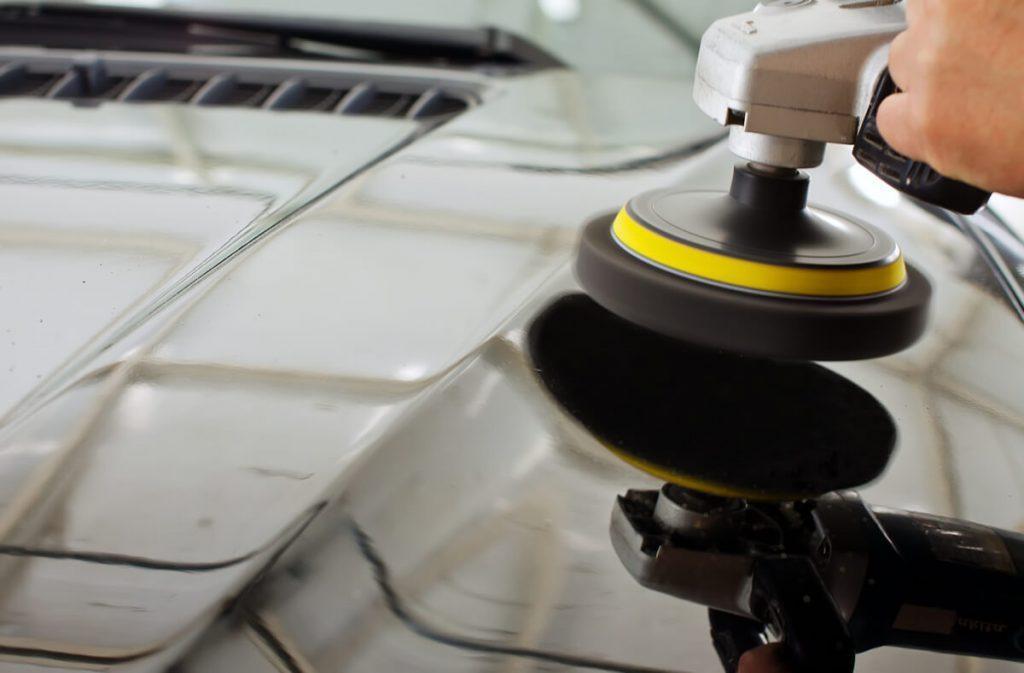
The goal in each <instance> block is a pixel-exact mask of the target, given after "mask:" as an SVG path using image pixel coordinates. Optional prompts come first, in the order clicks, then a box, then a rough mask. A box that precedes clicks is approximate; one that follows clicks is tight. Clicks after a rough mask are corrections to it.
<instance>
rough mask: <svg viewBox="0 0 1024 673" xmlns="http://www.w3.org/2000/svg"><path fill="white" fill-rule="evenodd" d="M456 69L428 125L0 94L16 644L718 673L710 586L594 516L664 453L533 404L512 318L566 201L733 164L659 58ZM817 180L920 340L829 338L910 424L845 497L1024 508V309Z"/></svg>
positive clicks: (585, 210)
mask: <svg viewBox="0 0 1024 673" xmlns="http://www.w3.org/2000/svg"><path fill="white" fill-rule="evenodd" d="M481 83H482V84H483V85H484V87H485V92H484V94H483V103H482V104H481V105H480V106H478V107H477V108H475V109H473V110H471V111H470V112H468V113H465V114H463V115H462V116H460V117H458V118H456V119H454V120H453V121H451V122H449V123H448V124H446V125H445V126H443V127H441V128H439V129H437V130H434V131H432V132H430V133H429V134H426V135H422V137H420V133H421V131H422V129H418V128H417V127H416V125H415V124H413V123H412V122H407V121H404V120H388V119H361V118H352V117H330V116H323V115H313V114H306V113H272V112H262V111H252V110H235V109H227V108H225V109H197V108H186V107H178V106H170V105H142V106H132V105H118V104H104V105H102V106H100V107H99V108H76V107H72V106H71V105H69V104H67V103H62V102H53V101H29V100H5V101H3V102H0V119H3V120H4V123H3V124H0V173H2V180H0V190H4V191H5V192H6V194H5V196H6V198H5V199H4V203H5V206H6V207H5V209H4V216H3V218H2V219H0V241H2V243H0V306H2V307H3V312H4V315H5V316H6V317H7V318H8V319H7V320H5V321H4V324H3V328H4V329H8V330H10V331H9V332H8V333H6V334H4V335H3V336H4V337H5V340H4V342H3V344H2V346H0V358H2V360H0V364H2V365H3V366H2V369H0V372H3V371H5V370H6V371H7V375H6V377H5V378H4V379H3V381H4V384H3V386H2V387H0V403H2V405H3V413H4V414H5V415H4V417H3V425H2V427H0V503H2V506H3V509H2V510H0V526H2V530H3V534H4V541H3V546H2V547H0V554H2V565H0V570H2V575H0V577H2V579H3V582H4V591H3V592H2V593H0V654H2V655H3V657H4V659H3V667H4V670H12V671H39V670H62V669H63V668H68V667H71V668H74V667H82V666H87V667H94V668H99V669H101V670H117V671H122V670H123V671H144V670H162V669H163V668H165V667H166V666H167V665H169V664H170V663H172V662H174V661H179V667H180V668H179V669H178V670H182V671H187V672H190V673H192V672H199V671H260V670H267V671H270V670H287V671H342V670H344V671H364V670H365V671H380V670H402V671H440V670H444V671H478V670H492V669H496V670H510V671H516V670H531V669H538V668H542V667H543V666H546V667H548V668H550V669H552V670H577V669H579V670H584V669H583V668H580V667H579V664H581V663H585V662H579V661H577V662H576V664H578V665H577V666H576V667H575V668H574V667H573V666H569V665H561V664H551V663H548V664H543V661H544V657H546V656H550V655H552V653H555V654H565V653H569V654H572V655H574V656H577V657H580V658H583V659H588V660H592V662H598V663H601V662H603V663H604V664H608V663H609V662H620V663H625V664H629V665H631V666H634V667H650V668H654V669H665V670H678V669H680V668H685V669H688V670H700V671H712V670H718V663H717V661H716V660H715V658H714V654H713V652H712V650H711V647H710V643H709V640H708V638H707V629H706V623H705V619H706V617H705V614H704V612H703V610H702V609H700V608H699V607H697V606H694V605H690V604H686V603H683V602H680V601H677V600H673V599H671V598H668V597H666V596H661V595H657V594H654V593H653V592H649V591H646V590H643V589H641V588H640V587H639V586H637V585H636V584H635V583H634V582H633V580H632V579H631V578H630V577H629V575H628V574H627V573H626V572H625V570H624V569H623V568H622V567H621V565H620V564H619V562H618V560H617V558H616V557H615V555H614V553H613V551H612V549H611V546H610V543H609V541H608V535H607V522H608V515H609V511H610V509H611V505H612V502H613V499H614V497H615V495H616V494H617V493H620V492H622V491H623V490H625V489H626V488H631V487H651V486H653V485H654V484H655V482H654V481H653V480H652V479H650V478H648V477H646V476H644V475H642V474H640V473H638V472H636V471H635V470H633V469H632V468H630V467H628V466H626V465H624V464H622V463H620V462H618V461H617V459H615V458H614V457H613V456H611V455H610V454H608V453H607V452H606V451H605V450H604V449H602V447H601V446H600V445H599V444H598V443H597V442H596V441H595V440H593V439H592V438H591V437H589V436H587V435H586V434H585V433H584V432H583V431H582V430H581V429H580V428H579V427H578V426H577V425H576V424H575V422H574V421H572V420H571V419H570V418H568V417H567V416H566V415H565V414H564V413H563V412H562V411H561V410H560V409H558V408H557V406H556V405H555V404H554V403H553V402H552V401H551V400H550V399H549V398H548V397H547V396H546V394H545V392H544V390H543V388H542V387H541V386H540V385H539V384H538V382H537V381H536V379H535V378H534V376H533V373H532V370H531V366H530V363H529V359H528V354H526V353H525V352H524V350H523V344H524V338H523V335H524V330H525V329H526V327H527V326H528V324H529V322H530V320H531V317H532V316H534V315H536V314H537V312H538V311H540V310H541V309H542V308H543V307H544V306H546V305H547V304H548V303H549V302H550V301H551V300H552V299H553V298H554V297H556V296H559V295H560V294H562V293H565V292H570V291H577V289H578V288H577V287H576V286H575V283H574V281H573V279H572V275H571V270H570V267H569V262H570V259H571V254H572V248H573V243H574V240H575V236H576V232H577V229H578V227H579V226H580V225H581V224H582V223H583V222H584V221H585V220H586V219H587V218H588V217H590V216H592V215H593V214H595V213H599V212H603V211H609V210H612V209H615V208H617V207H619V206H620V205H621V204H622V203H623V202H624V201H625V200H626V199H627V198H628V197H629V196H631V195H632V194H635V193H636V192H638V191H641V190H645V189H650V188H655V187H662V186H666V185H686V186H691V187H693V188H722V187H723V186H724V185H725V184H727V180H728V176H729V174H730V172H731V167H732V162H733V159H732V158H731V156H730V155H729V154H728V152H727V150H726V149H725V147H724V146H723V145H721V144H714V143H713V140H714V138H715V137H716V136H717V135H718V134H719V129H718V128H717V127H715V126H714V125H713V124H711V123H710V122H709V121H707V120H705V119H704V118H703V116H702V115H701V114H700V113H699V111H697V110H696V108H695V106H694V105H693V104H692V102H691V100H690V95H689V84H688V83H687V82H684V81H679V80H678V79H657V78H654V77H652V78H643V77H615V76H596V75H583V74H579V73H573V72H567V71H550V72H544V73H538V74H534V75H529V76H522V77H514V78H501V77H494V78H481ZM641 101H642V104H641V103H640V102H641ZM811 190H812V200H813V201H817V202H820V203H823V204H828V206H829V207H830V208H833V209H836V210H840V211H843V212H846V213H849V214H851V215H854V216H856V217H860V218H863V219H870V220H871V221H872V222H874V223H876V224H878V225H879V226H882V227H885V228H886V230H887V231H889V232H890V233H891V234H892V235H893V236H894V237H896V238H897V240H898V241H899V243H900V244H901V246H903V249H904V251H905V253H906V254H907V256H908V258H909V259H911V260H913V261H914V262H915V263H916V264H917V265H918V266H920V267H921V268H923V270H924V271H925V272H926V273H927V274H928V276H929V278H930V279H931V280H932V282H933V284H934V286H935V290H936V301H935V311H934V318H933V321H932V324H931V326H930V328H929V330H928V333H927V335H926V337H925V338H924V339H923V340H922V341H921V342H920V343H919V344H918V345H916V346H915V347H913V348H912V349H910V350H908V351H906V352H904V353H902V354H899V355H896V356H893V357H890V358H885V359H881V360H877V361H872V362H861V363H847V364H842V365H838V366H836V367H835V369H836V370H837V371H840V372H842V373H843V374H845V375H847V376H849V377H850V378H851V379H853V380H854V381H856V382H857V383H858V384H860V385H861V386H863V387H865V388H866V389H868V390H869V391H871V392H872V393H873V394H874V395H876V396H877V397H878V398H879V399H880V400H881V401H882V402H883V403H884V404H885V405H886V406H887V408H888V409H889V410H890V411H891V413H892V414H893V415H894V417H895V418H896V420H897V422H898V424H899V427H900V433H901V435H900V443H899V447H898V452H897V455H896V458H895V460H894V462H893V464H892V466H891V467H890V469H889V470H888V472H887V474H886V475H885V476H884V477H883V478H882V479H881V480H879V481H878V482H877V483H876V484H874V485H872V486H870V487H868V488H866V489H864V491H863V492H864V496H865V498H866V499H868V500H870V501H872V502H873V503H876V504H884V505H891V506H897V507H907V508H914V509H919V510H923V511H928V512H934V513H938V514H952V515H956V516H962V517H966V518H971V519H975V520H978V521H981V522H984V523H989V524H994V525H999V526H1003V527H1007V528H1019V527H1021V525H1022V523H1024V521H1022V520H1021V512H1022V511H1024V509H1022V507H1021V504H1022V503H1021V500H1022V497H1024V496H1022V495H1021V493H1022V487H1024V454H1022V453H1021V452H1020V449H1019V447H1020V442H1021V440H1022V438H1024V395H1022V394H1021V393H1022V386H1024V383H1022V382H1024V376H1022V375H1021V374H1022V372H1021V371H1019V370H1020V369H1021V367H1024V365H1022V364H1021V363H1024V352H1022V351H1024V339H1022V337H1024V335H1022V334H1021V332H1020V329H1021V326H1020V322H1019V319H1018V317H1017V315H1016V314H1015V313H1014V311H1013V310H1012V309H1011V307H1010V305H1009V304H1008V303H1007V302H1006V301H1005V299H1004V298H1003V296H1002V295H1001V294H1000V293H999V291H998V288H997V287H996V284H995V282H994V280H993V276H992V275H991V272H990V271H989V269H988V267H987V266H986V265H985V264H984V263H983V261H982V259H981V258H980V257H979V255H978V253H977V252H976V249H975V248H974V246H973V245H972V244H971V243H970V241H969V240H968V239H967V238H966V237H965V236H964V235H963V234H962V233H961V232H960V231H958V230H957V229H955V228H954V227H952V226H950V225H949V224H946V223H943V222H941V221H940V220H939V219H937V218H935V217H934V216H932V215H930V214H928V213H925V212H924V211H922V210H920V209H918V208H917V207H916V206H914V205H913V204H911V203H909V202H907V201H905V200H904V199H902V198H900V197H899V196H898V195H896V194H895V193H893V192H890V191H887V189H886V188H885V187H883V186H882V185H881V184H880V183H878V182H877V181H875V180H873V178H871V176H869V175H867V174H865V173H863V172H862V171H861V169H859V168H857V167H855V166H854V165H853V163H852V160H851V159H850V157H849V151H848V149H845V148H835V149H834V150H832V151H830V153H829V155H828V157H827V161H826V163H825V165H824V166H822V167H821V168H819V169H816V170H815V171H814V172H813V178H812V187H811ZM695 318H696V319H699V316H698V317H695ZM8 337H9V338H8ZM683 383H685V382H681V384H683ZM358 531H361V532H362V533H363V534H365V535H366V536H368V537H369V538H370V539H372V550H375V551H376V552H377V553H379V555H380V558H381V559H382V561H383V562H384V563H386V564H387V567H388V569H389V571H390V578H389V579H390V581H392V582H393V583H394V588H395V590H396V591H397V592H398V596H399V597H400V599H401V601H402V605H404V606H406V607H408V608H409V610H410V611H411V613H412V614H411V615H405V614H401V613H399V615H398V616H400V617H403V619H399V618H398V617H396V613H395V607H396V606H395V604H393V603H392V604H390V605H389V604H388V603H387V601H385V600H384V598H385V595H384V594H382V593H381V585H380V584H379V582H378V580H380V579H381V577H380V576H378V577H376V578H375V577H374V574H373V570H374V566H373V565H372V564H371V563H370V561H372V560H373V557H372V556H368V555H367V550H368V548H367V546H365V544H364V546H363V547H360V544H359V542H360V540H361V539H362V540H363V542H364V543H366V539H365V538H360V537H359V532H358ZM377 570H378V572H379V570H380V568H379V567H378V568H377ZM424 625H425V626H424ZM417 629H419V630H418V631H417ZM437 631H441V632H444V633H446V634H449V635H452V634H454V635H455V636H457V637H456V638H454V639H449V640H448V641H445V639H444V638H437V637H436V636H437V633H436V632H437ZM467 641H470V642H469V644H467ZM480 641H482V642H483V643H490V644H492V645H493V644H494V643H502V644H504V645H507V646H514V647H518V648H525V649H529V650H531V651H542V652H544V653H547V654H541V655H538V656H539V657H540V658H539V659H538V658H536V657H534V658H531V657H528V656H527V657H524V656H509V655H508V654H502V653H501V652H498V651H495V650H494V648H492V649H491V650H490V651H488V650H487V648H486V647H483V648H479V647H478V648H476V649H474V648H473V646H472V642H477V643H478V644H479V642H480ZM520 654H522V652H520ZM861 662H862V663H860V664H859V669H858V670H863V671H896V670H901V669H903V668H906V667H908V666H911V667H915V666H916V667H927V670H934V671H954V670H960V668H959V667H960V666H964V665H968V664H962V663H958V661H957V660H956V659H954V658H952V657H944V656H938V655H930V654H924V653H914V652H907V651H897V650H883V651H879V652H875V653H870V654H868V655H865V656H864V657H863V658H862V659H861ZM969 665H970V666H971V667H972V668H971V670H978V671H999V670H1011V668H1012V667H1010V666H1009V665H1006V664H1000V663H995V662H970V664H969Z"/></svg>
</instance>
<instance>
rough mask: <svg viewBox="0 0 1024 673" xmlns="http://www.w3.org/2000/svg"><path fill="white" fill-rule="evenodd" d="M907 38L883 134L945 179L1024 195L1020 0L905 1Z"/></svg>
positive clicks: (893, 55)
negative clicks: (898, 92)
mask: <svg viewBox="0 0 1024 673" xmlns="http://www.w3.org/2000/svg"><path fill="white" fill-rule="evenodd" d="M905 1H906V7H907V24H908V29H907V31H906V32H904V33H902V34H900V35H899V36H897V38H896V39H895V40H894V41H893V43H892V47H891V50H890V54H889V71H890V73H891V74H892V78H893V80H894V81H895V82H896V84H897V86H899V87H900V88H901V89H902V90H903V91H904V93H900V94H895V95H892V96H889V97H888V98H886V99H885V100H884V101H883V102H882V105H881V107H880V108H879V110H878V128H879V131H881V133H882V136H883V137H884V138H885V139H886V141H887V142H888V143H889V144H890V145H892V147H893V148H894V149H895V150H896V151H898V152H900V153H901V154H904V155H906V156H908V157H910V158H912V159H916V160H919V161H924V162H926V163H928V164H930V165H931V166H932V168H934V169H935V170H937V171H938V172H939V173H942V174H943V175H945V176H946V177H950V178H955V179H958V180H961V181H963V182H967V183H969V184H972V185H975V186H976V187H980V188H982V189H985V190H988V191H993V192H1000V193H1003V194H1009V195H1012V196H1021V197H1024V11H1022V8H1021V3H1020V0H905Z"/></svg>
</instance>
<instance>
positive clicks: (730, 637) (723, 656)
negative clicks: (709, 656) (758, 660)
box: [708, 608, 767, 673]
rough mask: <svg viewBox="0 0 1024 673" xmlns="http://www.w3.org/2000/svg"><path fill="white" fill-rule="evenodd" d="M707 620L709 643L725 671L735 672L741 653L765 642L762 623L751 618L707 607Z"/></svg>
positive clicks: (728, 672)
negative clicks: (709, 629) (709, 626)
mask: <svg viewBox="0 0 1024 673" xmlns="http://www.w3.org/2000/svg"><path fill="white" fill-rule="evenodd" d="M708 622H709V623H710V624H711V643H712V644H713V645H714V646H715V652H716V653H718V660H719V661H721V662H722V668H723V669H725V673H737V670H738V669H739V666H740V657H742V656H743V653H744V652H746V651H747V650H752V649H754V648H755V647H759V646H761V645H764V644H765V643H766V642H767V640H766V638H765V626H764V624H762V623H761V622H757V621H754V620H753V619H747V618H746V617H740V616H739V615H734V614H731V613H728V612H722V611H721V610H716V609H714V608H709V609H708Z"/></svg>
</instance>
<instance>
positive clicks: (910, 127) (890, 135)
mask: <svg viewBox="0 0 1024 673" xmlns="http://www.w3.org/2000/svg"><path fill="white" fill-rule="evenodd" d="M877 121H878V131H879V132H880V133H881V134H882V137H883V138H885V141H886V142H887V143H889V145H891V146H892V148H893V149H894V150H896V151H897V152H899V153H900V154H903V155H905V156H908V157H910V158H911V159H917V160H919V161H923V160H924V158H923V153H924V148H923V143H922V141H921V134H920V133H918V130H917V125H916V124H915V123H914V118H913V116H912V115H911V100H910V94H907V93H898V94H893V95H892V96H889V97H888V98H886V99H885V100H883V101H882V104H881V105H880V106H879V107H878V120H877Z"/></svg>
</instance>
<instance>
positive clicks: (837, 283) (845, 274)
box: [612, 208, 907, 297]
mask: <svg viewBox="0 0 1024 673" xmlns="http://www.w3.org/2000/svg"><path fill="white" fill-rule="evenodd" d="M612 231H613V232H614V234H615V237H616V238H617V239H618V240H619V241H620V242H621V243H622V244H623V245H624V246H626V247H627V248H629V249H630V250H632V251H633V252H635V253H636V254H638V255H640V256H641V257H645V258H646V259H649V260H651V261H652V262H655V263H657V264H660V265H661V266H664V267H667V268H669V269H674V270H676V271H680V272H682V273H686V274H689V275H691V276H697V277H698V278H705V279H707V280H711V281H714V282H717V283H724V284H726V285H735V286H738V287H743V288H748V289H752V290H761V291H764V292H778V293H781V294H796V295H804V296H813V297H859V296H864V295H872V294H880V293H882V292H888V291H889V290H894V289H896V288H897V287H899V286H900V285H902V284H903V282H904V281H905V280H906V278H907V269H906V266H905V265H904V264H903V256H902V255H899V256H898V257H897V258H896V260H895V261H893V262H891V263H889V264H886V265H885V266H879V267H872V268H866V269H808V268H806V267H789V266H776V265H774V264H765V263H763V262H752V261H750V260H746V259H740V258H737V257H729V256H726V255H721V254H718V253H715V252H710V251H708V250H702V249H701V248H695V247H693V246H689V245H686V244H685V243H681V242H679V241H676V240H673V239H671V238H667V237H665V236H662V235H661V234H659V233H657V232H654V231H651V230H650V229H648V228H647V227H645V226H643V225H642V224H640V223H638V222H637V221H636V220H634V219H633V218H632V217H630V215H629V213H627V212H626V209H625V208H623V209H622V210H620V211H619V214H618V215H617V216H616V217H615V222H614V223H613V224H612Z"/></svg>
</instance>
